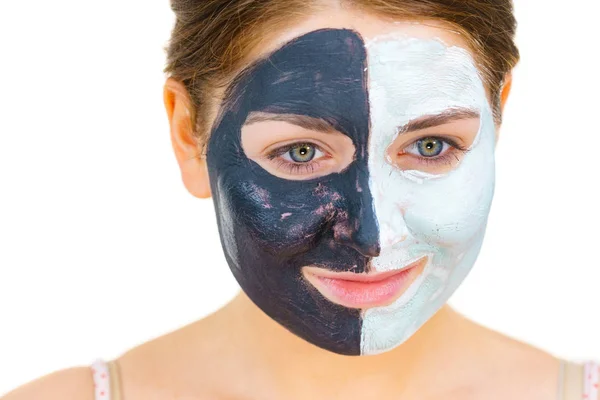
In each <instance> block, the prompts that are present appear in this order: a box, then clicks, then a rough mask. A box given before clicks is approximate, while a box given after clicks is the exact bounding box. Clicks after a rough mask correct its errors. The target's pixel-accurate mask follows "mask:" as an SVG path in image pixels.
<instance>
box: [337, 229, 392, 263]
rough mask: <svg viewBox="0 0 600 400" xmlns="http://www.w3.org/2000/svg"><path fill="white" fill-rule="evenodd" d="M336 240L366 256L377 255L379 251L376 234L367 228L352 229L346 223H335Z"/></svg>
mask: <svg viewBox="0 0 600 400" xmlns="http://www.w3.org/2000/svg"><path fill="white" fill-rule="evenodd" d="M333 238H334V240H335V241H336V242H338V243H340V244H342V245H345V246H348V247H351V248H353V249H355V250H356V251H358V252H359V253H361V254H362V255H364V256H367V257H377V256H379V254H380V253H381V246H380V245H379V237H378V235H375V234H373V232H371V231H370V230H368V229H358V230H355V229H352V228H350V227H349V226H348V224H336V225H335V226H334V227H333Z"/></svg>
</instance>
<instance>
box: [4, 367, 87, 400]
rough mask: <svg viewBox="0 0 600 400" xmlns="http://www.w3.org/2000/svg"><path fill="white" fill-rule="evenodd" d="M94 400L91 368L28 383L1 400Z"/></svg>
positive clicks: (73, 369) (69, 370) (78, 369)
mask: <svg viewBox="0 0 600 400" xmlns="http://www.w3.org/2000/svg"><path fill="white" fill-rule="evenodd" d="M41 399H44V400H63V399H72V400H94V381H93V379H92V374H91V372H90V369H89V368H86V367H77V368H69V369H65V370H62V371H57V372H54V373H51V374H49V375H46V376H43V377H41V378H39V379H36V380H34V381H32V382H30V383H27V384H25V385H23V386H21V387H19V388H17V389H15V390H14V391H12V392H10V393H8V394H7V395H5V396H4V397H2V398H1V399H0V400H41Z"/></svg>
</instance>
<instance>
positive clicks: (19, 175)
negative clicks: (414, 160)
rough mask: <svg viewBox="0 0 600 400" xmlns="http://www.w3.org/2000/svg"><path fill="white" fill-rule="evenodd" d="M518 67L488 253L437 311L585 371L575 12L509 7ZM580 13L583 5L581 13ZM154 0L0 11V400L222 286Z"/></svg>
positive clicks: (134, 339) (585, 87)
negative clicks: (171, 106) (165, 92)
mask: <svg viewBox="0 0 600 400" xmlns="http://www.w3.org/2000/svg"><path fill="white" fill-rule="evenodd" d="M516 1H517V4H516V12H517V18H518V20H519V24H520V25H519V31H518V45H519V47H520V50H521V52H522V61H521V63H520V65H519V67H518V68H517V70H516V73H515V79H514V87H513V93H512V97H511V98H510V100H509V104H508V106H507V109H506V114H505V123H504V126H503V129H502V133H501V138H500V143H499V147H498V150H497V165H498V183H497V190H496V197H495V200H494V205H493V209H492V213H491V216H490V223H489V228H488V234H487V239H486V242H485V245H484V248H483V250H482V253H481V256H480V258H479V260H478V263H477V265H476V266H475V268H474V270H473V272H472V273H471V275H470V276H469V277H468V279H467V280H466V282H465V283H464V285H463V286H461V288H460V289H459V290H458V292H457V293H456V295H455V296H454V297H453V299H452V301H451V303H452V304H453V305H454V306H456V307H457V308H458V309H459V310H460V311H461V312H463V313H465V314H466V315H468V316H470V317H472V318H474V319H475V320H477V321H479V322H481V323H483V324H485V325H487V326H489V327H491V328H494V329H497V330H499V331H501V332H504V333H506V334H509V335H511V336H513V337H516V338H519V339H521V340H524V341H527V342H530V343H532V344H534V345H536V346H539V347H541V348H544V349H546V350H548V351H550V352H552V353H554V354H556V355H558V356H561V357H568V358H573V359H586V358H595V359H597V360H600V296H599V292H600V261H599V260H598V250H599V249H600V244H599V243H598V241H599V240H598V239H599V234H598V232H599V229H598V226H599V225H600V209H599V207H598V205H600V191H599V190H598V186H599V183H600V180H599V179H598V172H599V167H598V163H599V162H600V157H599V152H600V144H599V137H600V136H599V135H600V129H599V128H598V122H597V120H596V118H598V115H599V113H600V111H599V109H598V106H599V104H600V102H599V101H598V96H599V93H600V83H599V78H598V74H599V71H600V62H599V58H598V53H597V51H598V39H600V37H599V36H600V35H598V30H597V24H598V21H597V15H598V11H599V10H598V6H597V5H596V2H594V1H590V0H571V1H569V2H568V3H565V2H558V1H556V2H551V1H548V0H516ZM594 8H595V10H594ZM172 22H173V20H172V15H171V12H170V9H169V5H168V1H167V0H161V1H141V0H136V1H134V0H129V1H124V0H104V1H101V2H84V1H80V0H79V1H75V0H68V1H67V0H60V1H59V0H54V1H44V0H36V1H31V0H30V1H2V2H0V394H1V393H4V392H6V391H8V390H9V389H11V388H13V387H15V386H17V385H20V384H22V383H25V382H26V381H29V380H31V379H34V378H36V377H38V376H40V375H43V374H46V373H49V372H51V371H54V370H57V369H62V368H65V367H69V366H74V365H86V364H89V363H90V362H92V361H93V360H94V359H95V358H96V357H102V358H111V357H115V356H118V355H119V354H120V353H122V352H124V351H125V350H126V349H128V348H130V347H131V346H135V345H137V344H140V343H141V342H143V341H146V340H149V339H151V338H153V337H156V336H159V335H161V334H164V333H166V332H168V331H171V330H174V329H177V328H179V327H181V326H182V325H184V324H187V323H190V322H192V321H194V320H196V319H198V318H201V317H203V316H205V315H206V314H208V313H210V312H212V311H214V310H216V309H217V308H219V307H220V306H221V305H223V304H224V303H226V302H227V301H228V300H229V299H230V298H231V297H232V296H233V295H234V294H235V293H236V291H237V285H236V283H235V281H234V279H233V277H232V276H231V275H230V272H229V269H228V267H227V265H226V264H225V261H224V258H223V256H222V253H221V248H220V244H219V241H218V234H217V230H216V225H215V218H214V214H213V208H212V207H213V206H212V202H211V201H210V200H204V201H202V200H198V199H195V198H193V197H192V196H191V195H189V194H188V193H187V192H186V191H185V189H184V187H183V184H182V183H181V179H180V176H179V170H178V167H177V164H176V162H175V158H174V156H173V153H172V150H171V144H170V140H169V130H168V124H167V119H166V116H165V113H164V110H163V103H162V84H163V81H164V76H163V73H162V68H163V66H164V53H163V46H164V45H166V43H167V39H168V36H169V31H170V28H171V24H172Z"/></svg>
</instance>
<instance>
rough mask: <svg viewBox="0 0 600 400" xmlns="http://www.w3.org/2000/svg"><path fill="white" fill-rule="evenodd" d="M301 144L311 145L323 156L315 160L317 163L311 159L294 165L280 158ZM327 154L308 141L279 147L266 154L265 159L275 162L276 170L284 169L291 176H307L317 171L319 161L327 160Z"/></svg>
mask: <svg viewBox="0 0 600 400" xmlns="http://www.w3.org/2000/svg"><path fill="white" fill-rule="evenodd" d="M303 144H307V145H311V146H313V147H314V148H315V149H317V150H319V151H321V152H322V153H323V154H325V156H322V157H319V158H318V159H316V160H317V161H315V159H313V160H312V161H309V162H306V163H294V162H289V161H285V160H284V159H283V158H281V156H282V155H284V154H285V153H287V152H289V151H290V150H292V149H293V148H296V147H298V146H299V145H303ZM328 155H329V154H328V153H327V152H326V151H325V150H323V148H322V147H321V146H319V145H317V144H315V143H313V142H310V141H303V142H296V143H290V144H288V145H285V146H282V147H279V148H277V149H275V150H273V151H271V152H270V153H268V154H267V159H268V160H269V161H275V162H276V164H277V165H276V166H277V168H281V167H283V168H285V169H286V171H285V172H287V173H289V174H292V175H309V174H312V173H313V172H315V171H316V170H318V168H319V165H320V164H319V161H318V160H320V159H323V158H328V157H327V156H328Z"/></svg>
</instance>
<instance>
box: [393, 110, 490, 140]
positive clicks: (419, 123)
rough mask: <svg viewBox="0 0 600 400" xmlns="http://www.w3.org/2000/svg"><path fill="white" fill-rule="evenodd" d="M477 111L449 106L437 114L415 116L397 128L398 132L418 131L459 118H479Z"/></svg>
mask: <svg viewBox="0 0 600 400" xmlns="http://www.w3.org/2000/svg"><path fill="white" fill-rule="evenodd" d="M479 116H480V115H479V111H477V110H473V109H470V108H450V109H448V110H445V111H443V112H441V113H439V114H435V115H425V116H422V117H419V118H416V119H414V120H412V121H410V122H408V123H407V124H405V125H402V126H400V127H399V128H398V134H403V133H409V132H414V131H420V130H422V129H427V128H433V127H435V126H440V125H443V124H447V123H449V122H452V121H458V120H461V119H471V118H479Z"/></svg>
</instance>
